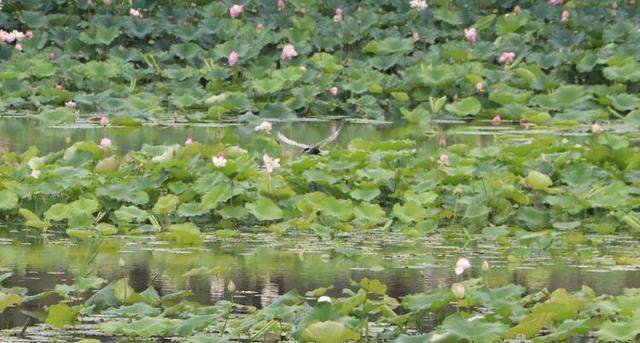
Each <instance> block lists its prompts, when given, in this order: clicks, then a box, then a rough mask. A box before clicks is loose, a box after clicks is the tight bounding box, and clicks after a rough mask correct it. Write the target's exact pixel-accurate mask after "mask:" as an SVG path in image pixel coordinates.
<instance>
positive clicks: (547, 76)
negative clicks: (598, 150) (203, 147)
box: [0, 0, 640, 124]
mask: <svg viewBox="0 0 640 343" xmlns="http://www.w3.org/2000/svg"><path fill="white" fill-rule="evenodd" d="M614 2H615V1H614ZM630 3H631V2H630ZM284 4H285V5H284V8H283V10H282V11H279V10H278V6H277V1H275V0H274V1H252V2H247V3H244V8H243V10H242V13H241V14H240V15H239V16H238V17H237V18H235V19H234V18H231V17H230V7H231V5H232V3H231V2H230V1H224V2H220V1H216V2H209V1H196V2H191V1H171V2H168V1H151V0H148V1H141V0H136V1H120V0H114V1H110V2H109V4H108V5H105V4H104V3H103V1H86V0H80V1H73V2H68V1H64V0H46V1H40V0H38V1H35V0H26V1H25V0H7V1H4V8H3V10H2V11H1V12H0V28H3V29H4V30H6V31H11V30H14V29H15V30H21V31H24V32H26V31H27V30H31V31H32V32H33V38H32V39H24V40H22V41H21V42H20V43H19V44H20V45H21V47H22V51H17V50H16V49H15V45H16V44H18V43H16V42H13V43H10V44H0V58H2V59H4V60H5V61H4V62H3V63H0V89H1V90H2V92H1V95H0V99H1V100H2V101H0V110H4V111H6V110H10V111H16V112H19V113H24V111H34V112H37V113H42V114H39V117H40V118H42V119H43V121H45V123H48V124H51V123H69V122H74V121H75V120H76V116H74V114H73V111H72V110H65V109H64V108H63V106H64V104H65V102H67V101H70V100H73V101H75V103H77V109H78V110H79V111H80V113H81V114H82V115H88V114H96V113H106V114H108V115H111V116H117V117H118V118H119V119H118V120H116V121H114V120H112V123H122V124H132V122H131V121H130V120H128V119H127V120H125V119H123V117H128V118H129V117H135V118H137V119H140V120H142V119H144V120H151V121H157V120H159V119H189V120H193V121H200V120H207V119H216V120H217V119H219V118H222V117H235V116H237V115H239V114H243V113H246V112H248V111H250V112H252V113H255V114H259V115H260V116H262V117H271V118H273V117H277V118H286V117H293V116H321V115H326V114H343V115H347V116H353V117H367V118H387V119H392V118H400V117H405V118H406V119H407V120H409V121H412V122H424V121H426V120H428V119H429V118H431V117H433V116H455V117H479V118H492V117H493V116H494V115H495V114H500V115H501V116H502V117H503V118H506V119H516V120H518V119H526V120H528V121H530V122H549V120H550V119H553V121H555V122H576V121H579V122H591V121H594V120H600V119H607V118H618V117H626V118H629V119H630V120H632V121H637V120H638V119H639V117H640V112H639V111H638V108H639V107H640V99H638V97H637V96H636V94H635V93H637V92H638V90H639V88H638V81H640V72H639V70H640V65H639V62H638V60H639V59H640V32H639V31H638V20H639V18H640V6H637V5H635V4H628V3H627V1H617V2H616V5H615V8H614V7H612V2H610V1H600V0H580V1H565V3H564V4H560V5H556V6H554V5H552V4H550V3H548V1H542V0H535V1H534V0H530V1H520V2H516V1H498V0H476V1H468V0H432V1H429V7H428V8H427V9H424V10H423V11H419V10H417V9H411V8H410V4H409V1H405V0H368V1H358V2H343V1H337V0H330V1H317V0H290V1H285V2H284ZM516 4H519V7H520V8H521V13H519V14H518V13H514V12H513V9H514V6H515V5H516ZM132 8H133V9H139V11H140V13H141V15H142V17H134V16H132V15H130V9H132ZM337 8H340V9H341V10H342V15H341V17H340V20H338V19H336V20H334V16H335V15H336V9H337ZM564 9H566V10H567V15H568V17H567V18H566V19H567V20H565V21H563V20H561V19H562V12H563V10H564ZM260 25H261V26H262V27H259V26H260ZM472 27H473V28H475V29H476V32H477V39H476V38H474V39H475V40H476V41H475V43H473V42H471V41H467V39H465V32H464V30H465V29H469V28H472ZM414 32H415V35H416V36H415V38H416V41H415V42H414V39H413V38H414V35H413V33H414ZM286 44H293V46H294V48H295V50H296V52H297V57H294V58H292V59H291V60H285V59H282V58H281V54H282V51H283V48H284V46H285V45H286ZM234 51H235V52H236V53H237V64H235V65H234V66H233V67H231V66H229V65H228V64H229V63H228V62H229V57H230V54H231V53H232V52H234ZM508 52H513V53H514V54H515V55H514V59H513V61H512V62H511V61H509V59H507V61H506V63H503V64H501V63H499V60H500V57H501V56H502V55H503V54H504V53H508ZM503 62H504V61H503ZM302 67H304V68H302ZM477 83H482V84H483V87H482V90H481V91H480V92H478V90H477V88H476V85H477ZM56 84H59V85H60V87H59V88H60V89H57V88H56V87H55V85H56ZM332 87H337V89H336V91H337V95H336V96H334V95H332V93H331V92H330V89H331V88H332ZM442 97H444V98H442ZM441 98H442V100H440V101H436V99H441ZM445 104H446V106H445Z"/></svg>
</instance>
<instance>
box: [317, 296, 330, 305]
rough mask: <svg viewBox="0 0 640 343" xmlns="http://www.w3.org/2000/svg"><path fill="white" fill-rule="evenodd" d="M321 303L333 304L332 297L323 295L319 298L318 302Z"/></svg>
mask: <svg viewBox="0 0 640 343" xmlns="http://www.w3.org/2000/svg"><path fill="white" fill-rule="evenodd" d="M319 303H329V304H331V298H330V297H328V296H326V295H323V296H321V297H320V298H318V304H319Z"/></svg>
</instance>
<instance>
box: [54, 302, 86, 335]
mask: <svg viewBox="0 0 640 343" xmlns="http://www.w3.org/2000/svg"><path fill="white" fill-rule="evenodd" d="M81 309H82V305H78V306H73V307H71V306H69V305H67V304H65V303H59V304H55V305H50V306H48V307H47V319H46V320H45V322H46V323H47V324H49V325H51V326H53V327H54V328H58V329H62V328H63V327H65V326H67V325H72V324H75V323H77V322H78V315H79V314H80V310H81Z"/></svg>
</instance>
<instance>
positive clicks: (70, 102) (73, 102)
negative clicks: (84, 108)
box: [64, 100, 76, 108]
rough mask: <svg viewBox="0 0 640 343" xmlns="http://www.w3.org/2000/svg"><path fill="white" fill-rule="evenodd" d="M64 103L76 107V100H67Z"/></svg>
mask: <svg viewBox="0 0 640 343" xmlns="http://www.w3.org/2000/svg"><path fill="white" fill-rule="evenodd" d="M64 105H65V106H67V107H68V108H76V102H75V101H73V100H69V101H67V102H65V103H64Z"/></svg>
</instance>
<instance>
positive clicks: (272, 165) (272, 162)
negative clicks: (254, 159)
mask: <svg viewBox="0 0 640 343" xmlns="http://www.w3.org/2000/svg"><path fill="white" fill-rule="evenodd" d="M262 161H264V166H265V167H266V168H267V173H269V174H271V172H273V171H274V170H276V169H278V168H280V159H279V158H271V157H269V155H267V154H264V156H262Z"/></svg>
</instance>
